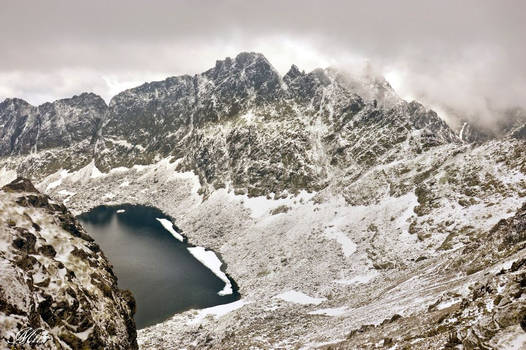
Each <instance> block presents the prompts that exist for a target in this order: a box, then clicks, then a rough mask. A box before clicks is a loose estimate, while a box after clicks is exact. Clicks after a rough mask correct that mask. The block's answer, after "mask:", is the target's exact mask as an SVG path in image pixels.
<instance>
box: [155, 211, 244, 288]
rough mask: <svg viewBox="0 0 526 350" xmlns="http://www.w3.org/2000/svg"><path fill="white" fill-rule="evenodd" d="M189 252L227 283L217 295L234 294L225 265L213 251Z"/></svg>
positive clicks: (192, 250) (191, 249) (193, 249)
mask: <svg viewBox="0 0 526 350" xmlns="http://www.w3.org/2000/svg"><path fill="white" fill-rule="evenodd" d="M157 220H159V219H157ZM188 251H189V252H190V254H192V255H193V256H194V258H196V259H197V260H199V261H200V262H201V264H203V265H205V266H206V267H208V268H209V269H210V271H212V272H213V273H214V274H215V275H216V276H217V277H219V278H220V279H221V280H223V282H225V287H224V288H223V289H222V290H220V291H219V292H217V294H219V295H228V294H232V293H233V292H234V291H233V290H232V283H230V280H229V279H228V277H227V276H226V274H225V273H224V272H223V271H221V265H223V263H222V262H221V260H219V258H218V257H217V255H216V254H215V253H214V252H213V251H211V250H206V249H205V248H203V247H192V248H188Z"/></svg>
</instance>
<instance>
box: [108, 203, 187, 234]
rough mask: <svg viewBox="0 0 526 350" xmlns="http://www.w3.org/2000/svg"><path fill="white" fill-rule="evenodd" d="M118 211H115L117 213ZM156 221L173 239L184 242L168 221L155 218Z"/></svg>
mask: <svg viewBox="0 0 526 350" xmlns="http://www.w3.org/2000/svg"><path fill="white" fill-rule="evenodd" d="M118 212H119V211H118V210H117V213H118ZM156 219H157V221H159V222H160V223H161V225H163V227H164V228H165V229H166V230H167V231H168V232H170V233H171V234H172V236H174V237H175V239H177V240H179V241H181V242H182V241H184V238H183V236H182V235H181V234H179V233H178V232H177V231H176V230H175V229H174V225H173V223H172V222H171V221H170V220H168V219H159V218H156Z"/></svg>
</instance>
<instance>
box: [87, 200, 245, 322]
mask: <svg viewBox="0 0 526 350" xmlns="http://www.w3.org/2000/svg"><path fill="white" fill-rule="evenodd" d="M117 210H120V211H122V210H124V212H120V213H117ZM157 218H160V219H168V220H170V218H169V217H167V216H166V215H164V214H163V213H162V212H161V211H160V210H158V209H156V208H152V207H146V206H138V205H119V206H111V207H109V206H100V207H97V208H94V209H92V210H91V211H89V212H87V213H84V214H82V215H80V216H79V217H78V219H79V220H80V222H81V223H82V225H83V226H84V228H85V229H86V231H87V232H88V233H89V234H90V235H91V236H92V237H93V238H94V239H95V242H97V243H98V244H99V245H100V246H101V248H102V250H103V251H104V254H106V257H107V258H108V259H109V261H110V262H111V263H112V264H113V271H114V272H115V275H116V276H117V278H118V284H119V288H121V289H129V290H131V291H132V293H133V295H134V297H135V300H136V302H137V312H136V314H135V322H136V324H137V328H144V327H146V326H150V325H153V324H155V323H158V322H161V321H163V320H165V319H167V318H169V317H170V316H172V315H173V314H175V313H178V312H182V311H185V310H189V309H193V308H196V309H197V308H206V307H210V306H214V305H219V304H225V303H230V302H233V301H236V300H238V299H239V294H238V293H237V288H236V285H235V283H233V286H234V293H232V294H229V295H224V296H221V295H218V292H219V291H221V290H223V288H224V287H225V282H224V281H223V280H221V279H220V278H219V277H218V276H216V275H215V274H214V273H213V272H212V271H211V270H210V269H209V268H207V267H206V266H205V265H203V264H202V263H201V262H199V261H198V260H197V259H196V258H195V257H194V256H193V255H192V254H190V252H189V251H188V249H187V248H190V247H192V246H191V245H189V244H187V243H183V242H180V241H178V240H177V239H176V238H174V236H173V235H172V234H171V233H170V232H169V231H167V230H166V229H165V228H164V227H163V225H161V223H160V222H159V221H158V220H157Z"/></svg>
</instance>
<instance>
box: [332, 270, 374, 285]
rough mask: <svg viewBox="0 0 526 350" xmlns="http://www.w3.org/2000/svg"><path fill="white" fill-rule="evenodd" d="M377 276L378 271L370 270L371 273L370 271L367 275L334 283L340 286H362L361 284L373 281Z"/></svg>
mask: <svg viewBox="0 0 526 350" xmlns="http://www.w3.org/2000/svg"><path fill="white" fill-rule="evenodd" d="M378 275H379V273H378V271H376V270H372V271H370V272H368V273H365V274H361V275H357V276H355V277H353V278H350V279H340V280H336V281H335V282H336V283H340V284H346V285H349V284H362V283H367V282H369V281H371V280H373V279H374V278H375V277H376V276H378Z"/></svg>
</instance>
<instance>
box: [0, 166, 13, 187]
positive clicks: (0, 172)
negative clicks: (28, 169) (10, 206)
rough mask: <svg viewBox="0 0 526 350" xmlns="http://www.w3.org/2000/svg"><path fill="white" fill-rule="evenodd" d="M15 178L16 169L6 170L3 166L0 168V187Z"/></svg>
mask: <svg viewBox="0 0 526 350" xmlns="http://www.w3.org/2000/svg"><path fill="white" fill-rule="evenodd" d="M15 179H16V170H8V169H6V168H5V167H3V168H2V169H0V187H2V186H4V185H7V184H8V183H10V182H11V181H13V180H15Z"/></svg>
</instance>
